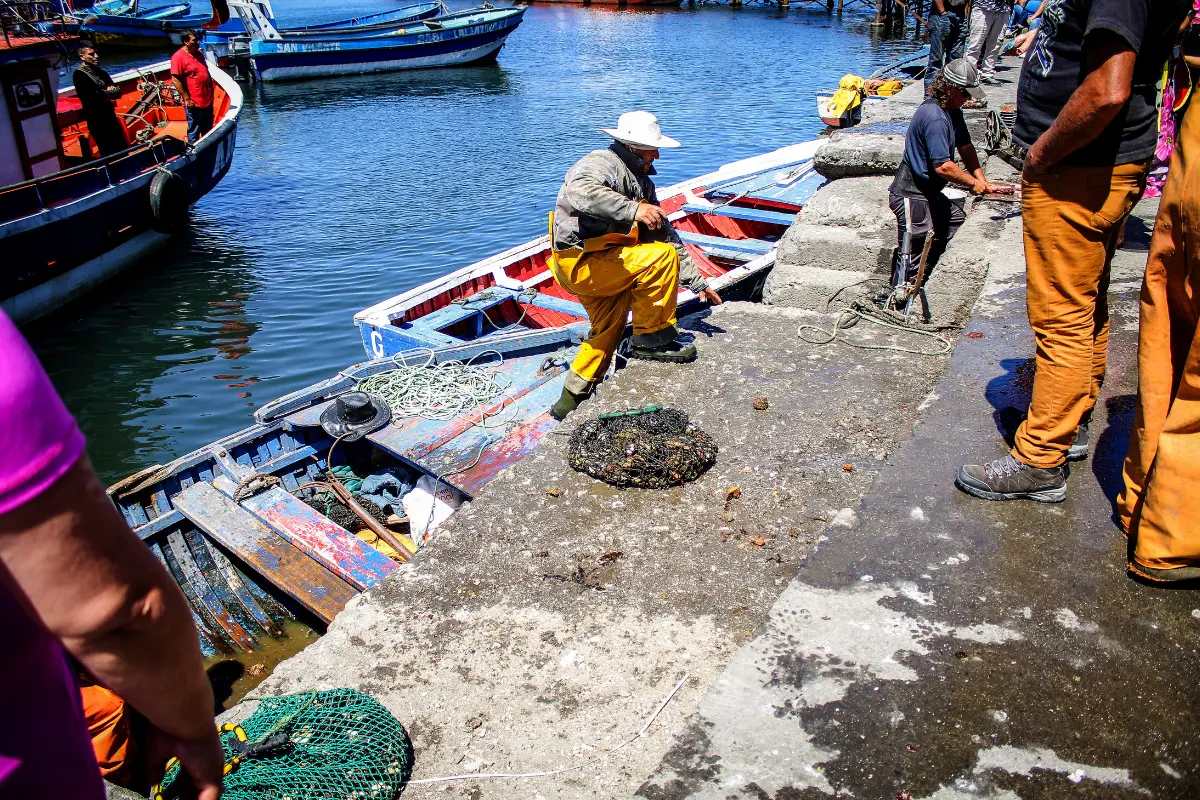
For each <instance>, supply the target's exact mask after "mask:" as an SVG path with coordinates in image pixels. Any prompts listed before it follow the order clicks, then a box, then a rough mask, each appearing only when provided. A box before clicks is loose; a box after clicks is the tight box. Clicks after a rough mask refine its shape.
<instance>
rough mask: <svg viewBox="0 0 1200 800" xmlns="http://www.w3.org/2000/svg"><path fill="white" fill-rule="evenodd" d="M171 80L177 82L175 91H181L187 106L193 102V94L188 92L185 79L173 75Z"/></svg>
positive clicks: (180, 94)
mask: <svg viewBox="0 0 1200 800" xmlns="http://www.w3.org/2000/svg"><path fill="white" fill-rule="evenodd" d="M171 82H172V83H174V84H175V91H177V92H179V96H180V97H181V98H183V104H184V105H185V106H186V105H188V104H189V103H191V102H192V96H191V95H189V94H188V90H187V86H185V85H184V83H183V81H181V80H179V78H176V77H175V76H174V75H172V76H171Z"/></svg>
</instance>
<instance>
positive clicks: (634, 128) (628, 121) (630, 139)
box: [600, 111, 679, 149]
mask: <svg viewBox="0 0 1200 800" xmlns="http://www.w3.org/2000/svg"><path fill="white" fill-rule="evenodd" d="M600 130H602V131H604V132H605V133H607V134H608V135H609V136H611V137H613V138H614V139H616V140H617V141H618V142H622V143H624V144H627V145H629V146H630V147H645V148H653V149H658V148H660V147H679V142H677V141H675V140H674V139H672V138H671V137H670V136H663V132H662V128H661V127H660V126H659V124H658V117H656V116H654V115H653V114H651V113H650V112H649V111H629V112H626V113H624V114H622V115H621V117H620V118H619V119H618V120H617V127H615V128H601V129H600Z"/></svg>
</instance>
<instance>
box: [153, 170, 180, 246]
mask: <svg viewBox="0 0 1200 800" xmlns="http://www.w3.org/2000/svg"><path fill="white" fill-rule="evenodd" d="M150 214H151V216H152V217H153V223H152V224H151V227H152V228H154V230H156V231H158V232H159V233H178V232H179V231H181V230H183V229H184V228H186V227H187V224H188V197H187V184H186V183H184V180H183V178H181V177H179V176H178V175H176V174H175V173H174V172H171V171H169V170H165V169H160V170H158V171H157V172H155V173H154V177H153V178H151V179H150Z"/></svg>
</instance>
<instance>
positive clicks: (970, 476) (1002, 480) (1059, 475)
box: [954, 454, 1067, 503]
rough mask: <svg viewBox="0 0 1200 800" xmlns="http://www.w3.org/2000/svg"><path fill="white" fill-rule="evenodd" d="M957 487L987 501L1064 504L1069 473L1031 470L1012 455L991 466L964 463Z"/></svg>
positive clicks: (1062, 470) (1055, 470) (1057, 468)
mask: <svg viewBox="0 0 1200 800" xmlns="http://www.w3.org/2000/svg"><path fill="white" fill-rule="evenodd" d="M954 485H955V486H957V487H958V488H960V489H962V490H963V491H964V492H966V493H967V494H972V495H975V496H976V497H982V498H984V499H985V500H1035V501H1037V502H1039V503H1061V502H1062V501H1063V500H1066V499H1067V470H1066V468H1065V467H1054V468H1053V469H1041V468H1040V467H1031V466H1029V465H1028V464H1026V463H1024V462H1023V461H1018V460H1017V459H1016V458H1013V456H1012V455H1011V454H1009V455H1007V456H1005V457H1004V458H1001V459H997V460H996V461H993V462H992V463H990V464H964V465H963V466H961V467H959V469H958V475H957V476H956V477H955V479H954Z"/></svg>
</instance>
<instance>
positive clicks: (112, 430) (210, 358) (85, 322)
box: [26, 216, 260, 481]
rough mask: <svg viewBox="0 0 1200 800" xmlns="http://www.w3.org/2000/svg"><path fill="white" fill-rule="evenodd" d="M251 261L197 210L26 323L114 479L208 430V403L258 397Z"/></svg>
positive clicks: (104, 472) (104, 470)
mask: <svg viewBox="0 0 1200 800" xmlns="http://www.w3.org/2000/svg"><path fill="white" fill-rule="evenodd" d="M185 254H186V257H182V256H184V255H185ZM251 263H252V255H251V253H250V251H248V250H247V249H246V248H244V247H242V246H241V245H239V244H238V243H237V242H236V240H232V239H231V237H230V236H229V231H228V230H225V229H223V228H222V226H221V223H220V222H219V221H217V220H213V219H211V218H206V217H204V216H198V218H197V219H196V224H195V226H194V227H193V230H192V231H191V232H190V233H189V234H188V235H187V236H185V237H182V238H181V239H180V240H178V241H176V242H173V243H172V244H170V245H168V246H167V247H166V248H164V249H163V250H161V251H159V252H158V253H157V254H156V255H154V256H153V257H151V259H150V260H149V261H148V262H147V263H145V264H144V265H142V266H141V267H140V268H138V269H136V270H134V271H133V272H131V273H129V274H128V275H127V276H126V277H125V278H124V279H122V280H120V281H118V282H117V283H114V284H112V285H109V286H106V287H104V288H102V289H101V290H100V291H98V292H95V293H93V294H91V295H89V296H88V297H87V298H86V299H85V300H84V301H83V302H82V303H79V304H76V305H75V306H73V307H70V308H68V309H67V310H66V311H65V312H63V313H61V314H57V315H54V316H52V317H50V318H49V319H46V320H43V321H41V322H40V323H38V324H35V325H33V326H31V327H30V328H28V329H27V330H26V335H27V336H28V337H29V339H30V341H31V342H33V343H34V346H35V349H36V350H37V352H38V356H39V357H40V358H41V359H42V362H43V364H45V366H46V369H47V371H48V372H49V373H50V376H51V378H52V379H53V380H54V383H55V385H56V386H57V387H58V389H59V391H60V392H61V393H62V394H63V395H64V397H66V398H67V399H68V403H69V405H70V407H71V410H72V411H73V412H74V414H75V416H76V418H77V419H78V420H79V423H80V425H81V426H82V427H83V429H84V431H85V432H86V433H87V435H88V440H89V452H90V453H91V455H92V458H93V461H95V463H96V467H97V469H98V471H99V472H100V473H101V477H102V478H104V479H105V480H106V481H112V480H116V479H117V478H120V477H122V476H123V475H124V474H126V473H128V472H130V471H132V470H134V469H137V468H140V467H142V466H144V465H146V464H149V463H153V462H155V461H165V460H168V459H170V458H172V457H173V456H174V455H176V454H178V452H180V447H181V445H182V444H183V443H182V442H181V441H180V439H179V435H180V433H181V432H183V431H184V430H195V429H196V428H197V427H201V426H203V423H202V422H201V420H203V419H204V418H205V417H206V416H211V406H212V404H214V403H221V404H234V403H239V401H240V404H243V405H244V404H252V401H251V400H250V397H251V390H250V387H252V386H253V385H254V384H255V383H257V382H258V381H259V380H260V378H259V377H258V376H257V375H255V374H253V372H250V371H247V370H246V369H243V368H241V366H240V364H239V363H238V362H239V361H240V360H241V359H242V358H243V357H244V356H245V355H247V354H249V353H250V352H251V348H250V337H251V336H253V335H254V333H255V332H256V331H257V330H258V328H259V325H258V323H257V322H256V321H254V320H253V319H252V318H251V314H250V313H249V312H248V310H247V303H248V301H249V300H250V298H251V297H252V296H253V295H254V294H255V293H256V292H257V291H258V289H259V281H258V278H257V276H256V275H255V272H254V270H253V269H252V268H251ZM198 379H199V380H198ZM222 396H224V397H225V398H226V399H224V400H223V399H221V398H222ZM225 426H226V421H225V420H224V419H223V420H222V421H221V423H220V424H219V426H213V429H212V430H213V431H214V436H215V435H217V434H219V433H221V432H223V431H224V429H225ZM218 427H219V428H220V429H221V430H218Z"/></svg>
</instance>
